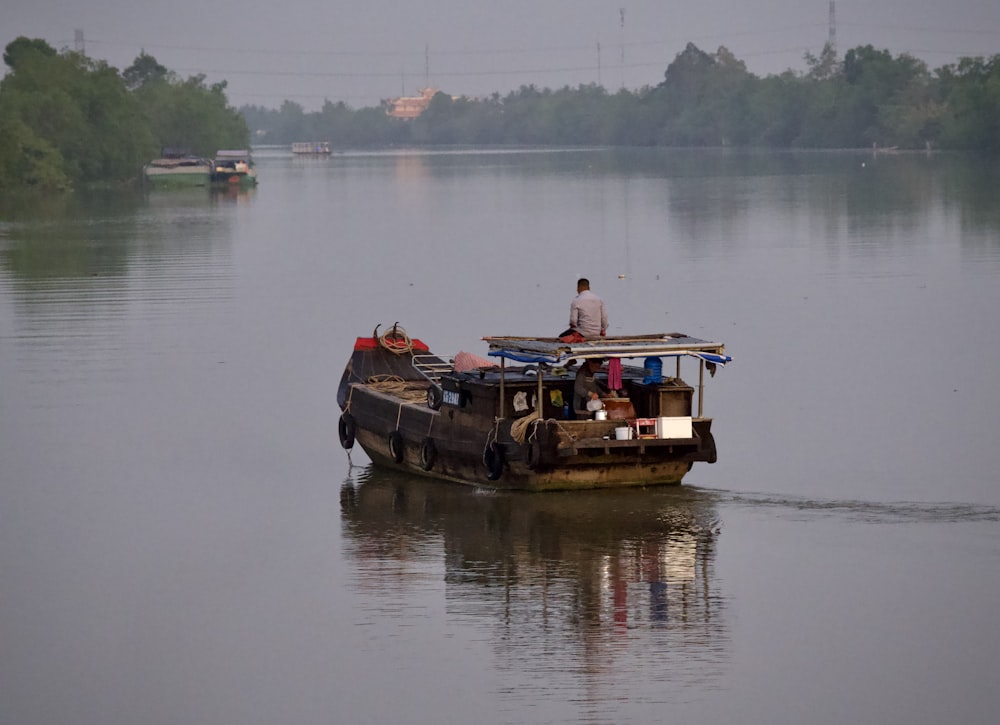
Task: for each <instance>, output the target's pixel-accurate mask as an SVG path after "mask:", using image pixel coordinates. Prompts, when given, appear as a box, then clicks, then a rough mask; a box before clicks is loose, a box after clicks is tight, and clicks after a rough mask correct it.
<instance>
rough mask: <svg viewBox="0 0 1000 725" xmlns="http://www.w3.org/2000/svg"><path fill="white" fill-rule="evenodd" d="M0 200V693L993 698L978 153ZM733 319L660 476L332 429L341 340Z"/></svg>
mask: <svg viewBox="0 0 1000 725" xmlns="http://www.w3.org/2000/svg"><path fill="white" fill-rule="evenodd" d="M258 170H259V174H260V179H261V182H260V186H259V187H258V188H257V189H256V190H252V191H246V192H237V193H226V194H217V193H209V192H208V191H204V190H197V191H194V192H178V193H158V194H155V195H148V196H144V195H142V194H141V193H139V194H123V193H120V192H119V193H114V194H111V193H92V194H85V195H80V196H78V197H74V198H72V199H62V200H60V199H45V200H36V201H34V202H27V201H22V202H18V203H15V202H12V201H10V200H4V201H2V202H0V642H2V646H0V722H3V723H12V724H13V723H18V724H28V723H30V724H31V725H42V724H48V723H52V724H60V725H61V724H63V723H69V722H72V723H74V725H90V724H93V725H98V724H101V725H109V724H117V723H122V724H124V723H138V722H141V723H145V724H146V725H157V724H160V723H162V724H163V725H173V724H174V723H179V722H183V723H206V724H208V723H211V724H213V725H223V724H226V725H228V724H232V725H236V724H237V723H238V724H239V725H253V724H257V723H260V724H261V725H263V724H265V723H266V724H268V725H271V724H273V723H277V722H285V723H296V724H301V725H307V724H311V723H399V722H413V723H423V722H435V723H436V722H476V723H483V724H492V723H578V722H590V723H650V722H685V723H706V724H709V723H712V724H714V723H722V722H740V723H751V724H753V723H761V724H764V723H769V724H773V723H789V724H792V723H803V722H808V723H813V724H821V725H822V724H825V723H830V724H831V725H832V724H834V723H837V724H839V723H845V722H857V723H869V722H878V723H906V724H907V725H919V724H922V723H926V724H928V725H932V724H937V723H942V722H961V723H963V724H967V725H972V724H979V723H983V724H986V723H993V722H995V721H996V713H997V711H998V709H1000V670H998V668H997V667H996V659H997V653H998V652H1000V628H998V627H997V625H996V603H997V601H998V600H1000V576H998V572H1000V488H998V473H997V471H1000V445H998V444H997V435H996V431H997V423H998V418H1000V416H998V411H1000V385H998V384H997V383H996V379H995V374H996V369H997V363H998V361H1000V325H998V324H997V321H996V313H997V310H998V309H1000V171H998V168H997V166H996V164H995V163H987V162H983V161H980V160H975V159H965V158H956V157H950V156H943V155H941V156H923V155H904V154H899V155H895V154H890V155H878V156H873V155H871V154H860V153H859V154H847V153H845V154H755V153H723V152H654V151H641V152H640V151H605V150H594V151H559V152H544V151H531V152H527V151H525V152H499V151H468V152H448V153H405V152H398V153H380V154H353V153H346V154H336V155H334V156H333V157H331V158H329V159H299V158H293V157H292V156H291V155H288V154H285V153H282V152H278V151H261V152H259V154H258ZM579 276H587V277H589V278H590V279H591V281H592V286H593V288H594V290H595V291H596V292H597V293H598V294H600V295H602V296H603V297H604V298H605V300H606V301H607V304H608V308H609V314H610V317H611V332H612V333H613V334H623V333H640V332H654V331H661V332H671V331H679V332H686V333H689V334H691V335H694V336H697V337H703V338H708V339H713V340H719V341H722V342H725V343H726V344H727V352H729V353H730V354H731V355H733V357H734V362H733V363H732V364H731V365H729V366H728V367H726V368H725V369H720V370H719V372H718V373H717V374H716V375H715V377H714V378H712V379H710V380H708V385H707V391H706V398H705V412H706V414H708V415H712V416H714V418H715V425H714V429H713V430H714V432H715V438H716V442H717V445H718V449H719V461H718V463H716V464H714V465H708V464H696V465H695V468H694V469H693V470H692V471H691V473H690V474H689V475H688V478H687V479H686V485H684V486H682V487H680V488H670V489H650V490H635V491H628V492H591V493H586V494H538V495H525V494H500V493H490V492H479V491H474V490H471V489H466V488H464V487H460V486H455V485H450V484H441V483H435V482H430V481H424V480H421V479H414V478H410V477H406V476H402V475H400V474H399V473H397V472H394V471H380V470H377V469H373V468H371V467H370V466H369V465H368V461H367V460H366V459H365V456H364V454H363V452H361V451H360V450H359V449H358V450H355V451H353V452H352V454H351V456H350V458H349V457H348V455H347V453H346V452H345V451H343V450H342V449H341V448H340V446H339V443H338V440H337V433H336V425H337V416H338V412H339V411H338V410H337V408H336V404H335V389H336V384H337V381H338V378H339V375H340V373H341V371H342V369H343V366H344V364H345V363H346V361H347V359H348V356H349V354H350V351H351V348H352V346H353V342H354V339H355V337H357V336H365V335H369V334H371V332H372V330H373V329H374V328H375V326H376V325H378V324H382V325H391V324H393V323H394V322H397V321H398V322H399V323H400V324H401V325H403V326H404V327H405V328H406V330H407V331H408V332H409V333H410V334H411V335H412V336H415V337H420V338H421V339H423V340H425V341H427V342H428V343H430V345H431V346H432V348H433V349H435V350H436V351H438V352H441V353H447V354H453V353H455V352H458V351H460V350H466V351H469V352H473V353H476V354H483V353H484V352H485V346H484V345H483V343H482V342H481V341H480V338H481V337H482V336H484V335H508V334H509V335H550V334H554V333H557V332H558V331H560V330H562V329H563V328H564V327H565V325H566V318H567V314H568V309H569V302H570V299H571V297H572V295H573V294H574V292H575V281H576V279H577V277H579Z"/></svg>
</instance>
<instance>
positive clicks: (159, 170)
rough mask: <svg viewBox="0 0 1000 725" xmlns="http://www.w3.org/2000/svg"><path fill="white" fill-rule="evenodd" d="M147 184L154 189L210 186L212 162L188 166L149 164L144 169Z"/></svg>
mask: <svg viewBox="0 0 1000 725" xmlns="http://www.w3.org/2000/svg"><path fill="white" fill-rule="evenodd" d="M143 175H144V178H145V179H146V184H147V185H148V186H150V187H152V188H154V189H188V188H193V187H199V186H208V185H209V183H210V181H211V178H212V167H211V165H210V164H208V163H206V164H202V165H186V166H173V167H170V166H157V165H154V164H149V165H147V166H146V167H145V168H144V169H143Z"/></svg>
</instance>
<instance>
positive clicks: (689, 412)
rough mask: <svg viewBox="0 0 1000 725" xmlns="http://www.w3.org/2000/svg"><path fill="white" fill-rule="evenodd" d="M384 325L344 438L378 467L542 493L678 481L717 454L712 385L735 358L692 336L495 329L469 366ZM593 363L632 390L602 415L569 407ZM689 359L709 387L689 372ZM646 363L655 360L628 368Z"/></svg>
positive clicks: (352, 390) (351, 375)
mask: <svg viewBox="0 0 1000 725" xmlns="http://www.w3.org/2000/svg"><path fill="white" fill-rule="evenodd" d="M378 329H379V328H378V327H376V328H375V331H374V332H373V333H372V335H371V336H369V337H359V338H358V339H357V341H356V343H355V346H354V351H353V353H352V355H351V358H350V360H349V362H348V364H347V367H346V369H345V370H344V374H343V376H342V377H341V381H340V386H339V388H338V390H337V402H338V404H339V406H340V408H341V411H342V413H341V416H340V420H339V435H340V442H341V445H343V446H344V447H345V448H346V449H348V450H350V449H351V448H352V447H353V446H354V444H355V443H358V444H360V445H361V447H362V448H363V449H364V451H365V453H367V454H368V456H369V458H371V460H372V462H373V463H375V464H376V465H382V466H389V467H396V468H402V469H405V470H408V471H411V472H413V473H418V474H421V475H425V476H431V477H435V478H441V479H446V480H450V481H456V482H460V483H466V484H472V485H478V486H484V487H489V488H503V489H524V490H532V491H540V490H555V489H588V488H615V487H626V486H649V485H661V484H679V483H680V482H681V480H682V479H683V478H684V475H685V474H686V473H687V472H688V471H689V470H690V469H691V466H692V464H693V463H695V462H698V461H703V462H708V463H714V462H715V460H716V448H715V440H714V438H713V436H712V419H711V418H708V417H705V416H704V415H703V400H704V394H703V393H704V381H705V372H706V371H708V372H709V373H710V374H713V375H714V373H715V370H716V367H717V366H719V365H725V364H726V363H728V362H730V360H731V358H730V357H729V356H728V355H726V354H725V347H724V346H723V345H722V344H721V343H716V342H708V341H705V340H699V339H697V338H693V337H690V336H688V335H685V334H681V333H670V334H653V335H640V336H621V337H603V338H597V339H592V340H584V341H581V342H563V341H561V340H560V339H558V338H528V337H486V338H483V339H484V340H485V341H486V342H487V344H488V345H489V352H488V356H489V358H493V360H490V359H487V358H478V359H475V360H474V362H475V363H476V364H475V365H473V366H471V367H469V366H467V365H465V364H463V360H462V357H463V355H464V356H465V357H469V355H468V353H460V354H459V355H456V356H455V357H454V358H450V357H448V356H442V355H438V354H435V353H433V352H431V350H430V348H429V347H428V346H427V345H426V344H425V343H424V342H422V341H421V340H419V339H415V338H410V337H409V335H408V334H407V333H406V331H405V330H403V328H401V327H399V326H398V324H397V325H394V326H393V327H392V328H390V329H389V330H387V331H386V332H385V333H382V334H379V332H378ZM472 357H473V358H474V357H475V356H472ZM593 358H596V359H600V360H602V361H608V364H609V367H610V366H612V365H614V366H615V367H616V373H618V374H617V375H615V377H620V387H619V390H620V393H619V396H618V397H608V398H605V399H604V400H603V402H604V407H603V409H602V410H600V411H597V412H595V413H591V412H590V411H588V410H586V409H584V408H582V406H581V405H570V404H569V401H571V400H572V399H573V388H574V383H575V377H576V369H575V366H576V365H578V364H580V363H582V362H583V361H585V360H588V359H593ZM663 358H674V359H675V360H676V366H675V375H673V376H671V377H664V376H663V375H662V360H663ZM688 358H690V359H693V360H695V361H696V362H697V363H698V385H697V390H696V389H695V388H694V387H692V386H690V385H688V384H687V383H685V382H684V381H683V380H682V379H681V374H680V373H681V371H680V368H681V360H682V359H688ZM614 360H617V361H619V364H620V367H619V364H616V363H613V362H612V361H614ZM634 360H642V364H643V367H641V368H640V367H638V366H635V365H631V364H628V365H626V364H624V363H625V362H630V361H634ZM623 361H624V362H623ZM508 362H509V363H511V364H508ZM619 370H620V373H619V372H618V371H619ZM598 377H599V379H600V374H598ZM615 382H618V381H615ZM696 394H697V395H696ZM696 401H697V402H696Z"/></svg>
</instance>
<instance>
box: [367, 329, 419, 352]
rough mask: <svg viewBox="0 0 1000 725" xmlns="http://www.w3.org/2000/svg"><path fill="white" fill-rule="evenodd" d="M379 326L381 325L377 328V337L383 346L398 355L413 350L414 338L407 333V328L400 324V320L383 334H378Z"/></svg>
mask: <svg viewBox="0 0 1000 725" xmlns="http://www.w3.org/2000/svg"><path fill="white" fill-rule="evenodd" d="M379 327H381V325H379V326H378V327H376V328H375V339H376V340H378V344H379V345H381V346H382V347H383V348H385V349H386V350H388V351H389V352H391V353H394V354H396V355H405V354H407V353H410V352H413V340H411V339H410V336H409V335H408V334H406V330H404V329H403V328H402V327H400V326H399V323H398V322H396V323H394V324H393V326H392V328H391V329H389V330H386V331H385V332H383V333H382V334H381V335H379V334H378V328H379Z"/></svg>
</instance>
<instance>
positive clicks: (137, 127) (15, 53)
mask: <svg viewBox="0 0 1000 725" xmlns="http://www.w3.org/2000/svg"><path fill="white" fill-rule="evenodd" d="M3 59H4V63H6V65H7V67H8V68H9V72H8V74H7V75H6V76H5V77H4V78H3V80H2V81H0V190H10V189H23V188H35V189H39V190H59V189H68V188H71V187H73V186H75V185H79V184H95V183H112V184H114V183H124V182H129V181H135V180H137V179H138V178H139V175H140V173H141V171H142V166H143V165H144V164H145V163H147V162H148V161H149V160H150V159H152V158H155V157H157V156H159V155H160V153H161V149H162V148H164V147H174V148H181V149H185V150H186V151H189V152H191V153H194V154H199V155H204V156H211V155H212V154H214V153H215V151H216V150H217V149H219V148H225V147H246V146H247V145H248V144H249V141H250V134H249V131H248V129H247V125H246V122H245V121H244V119H243V117H242V116H241V115H240V114H239V112H238V111H237V110H236V109H235V108H231V107H230V106H228V104H227V102H226V96H225V88H226V84H225V83H224V82H223V83H217V84H214V85H210V86H207V85H206V84H205V79H204V76H200V75H199V76H193V77H191V78H188V79H187V80H181V79H179V78H178V77H177V76H176V75H175V74H173V73H171V72H170V71H168V70H167V69H166V68H164V67H163V66H161V65H160V64H159V63H157V62H156V60H155V59H154V58H153V57H152V56H149V55H146V54H145V53H143V54H140V55H139V57H138V58H136V59H135V62H134V63H133V64H132V65H131V66H129V67H128V68H127V69H126V70H125V71H124V72H121V73H119V71H118V69H116V68H113V67H111V66H109V65H108V64H107V63H105V62H104V61H97V60H93V59H91V58H88V57H87V56H85V55H83V54H81V53H76V52H72V51H62V52H57V51H56V50H55V49H54V48H52V46H50V45H49V44H48V43H46V42H45V41H44V40H37V39H36V40H31V39H28V38H25V37H20V38H18V39H16V40H14V41H12V42H11V43H10V44H8V45H7V48H6V49H5V51H4V55H3Z"/></svg>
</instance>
